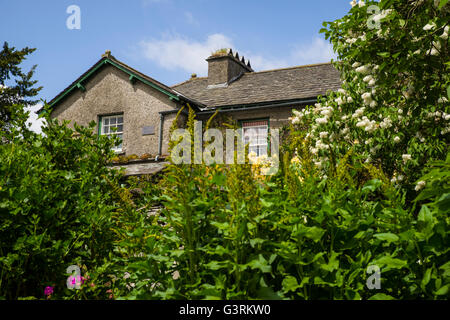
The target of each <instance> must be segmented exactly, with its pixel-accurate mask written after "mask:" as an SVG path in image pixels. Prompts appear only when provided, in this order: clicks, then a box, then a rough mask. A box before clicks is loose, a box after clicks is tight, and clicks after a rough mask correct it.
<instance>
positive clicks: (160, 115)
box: [158, 113, 164, 158]
mask: <svg viewBox="0 0 450 320" xmlns="http://www.w3.org/2000/svg"><path fill="white" fill-rule="evenodd" d="M163 125H164V113H160V114H159V137H158V138H159V141H158V158H159V157H161V154H162V139H163V137H162V135H163Z"/></svg>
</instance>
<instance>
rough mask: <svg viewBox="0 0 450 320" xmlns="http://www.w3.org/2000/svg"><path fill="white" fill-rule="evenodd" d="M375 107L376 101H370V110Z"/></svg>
mask: <svg viewBox="0 0 450 320" xmlns="http://www.w3.org/2000/svg"><path fill="white" fill-rule="evenodd" d="M376 106H377V102H376V101H371V102H370V103H369V107H371V108H375V107H376Z"/></svg>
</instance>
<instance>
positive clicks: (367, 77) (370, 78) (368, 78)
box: [363, 74, 373, 82]
mask: <svg viewBox="0 0 450 320" xmlns="http://www.w3.org/2000/svg"><path fill="white" fill-rule="evenodd" d="M372 79H373V77H372V75H370V74H369V75H368V76H365V77H364V78H363V81H364V82H369V81H370V80H372Z"/></svg>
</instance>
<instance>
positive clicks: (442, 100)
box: [437, 97, 448, 103]
mask: <svg viewBox="0 0 450 320" xmlns="http://www.w3.org/2000/svg"><path fill="white" fill-rule="evenodd" d="M437 102H438V103H444V102H448V100H447V98H446V97H440V98H439V99H438V101H437Z"/></svg>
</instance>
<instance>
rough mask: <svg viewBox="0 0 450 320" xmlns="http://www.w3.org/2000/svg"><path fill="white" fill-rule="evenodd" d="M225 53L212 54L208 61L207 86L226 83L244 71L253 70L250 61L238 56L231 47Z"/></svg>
mask: <svg viewBox="0 0 450 320" xmlns="http://www.w3.org/2000/svg"><path fill="white" fill-rule="evenodd" d="M226 52H227V54H226V55H217V54H212V55H211V56H210V57H209V58H208V59H206V61H208V86H210V87H211V86H217V85H227V84H229V83H230V82H232V81H234V80H236V79H237V78H239V77H240V76H241V75H242V74H243V73H245V72H253V69H252V68H251V66H250V61H248V60H246V59H245V58H244V56H242V58H241V59H240V58H239V53H237V52H234V53H233V50H232V49H231V48H229V49H227V51H226Z"/></svg>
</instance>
